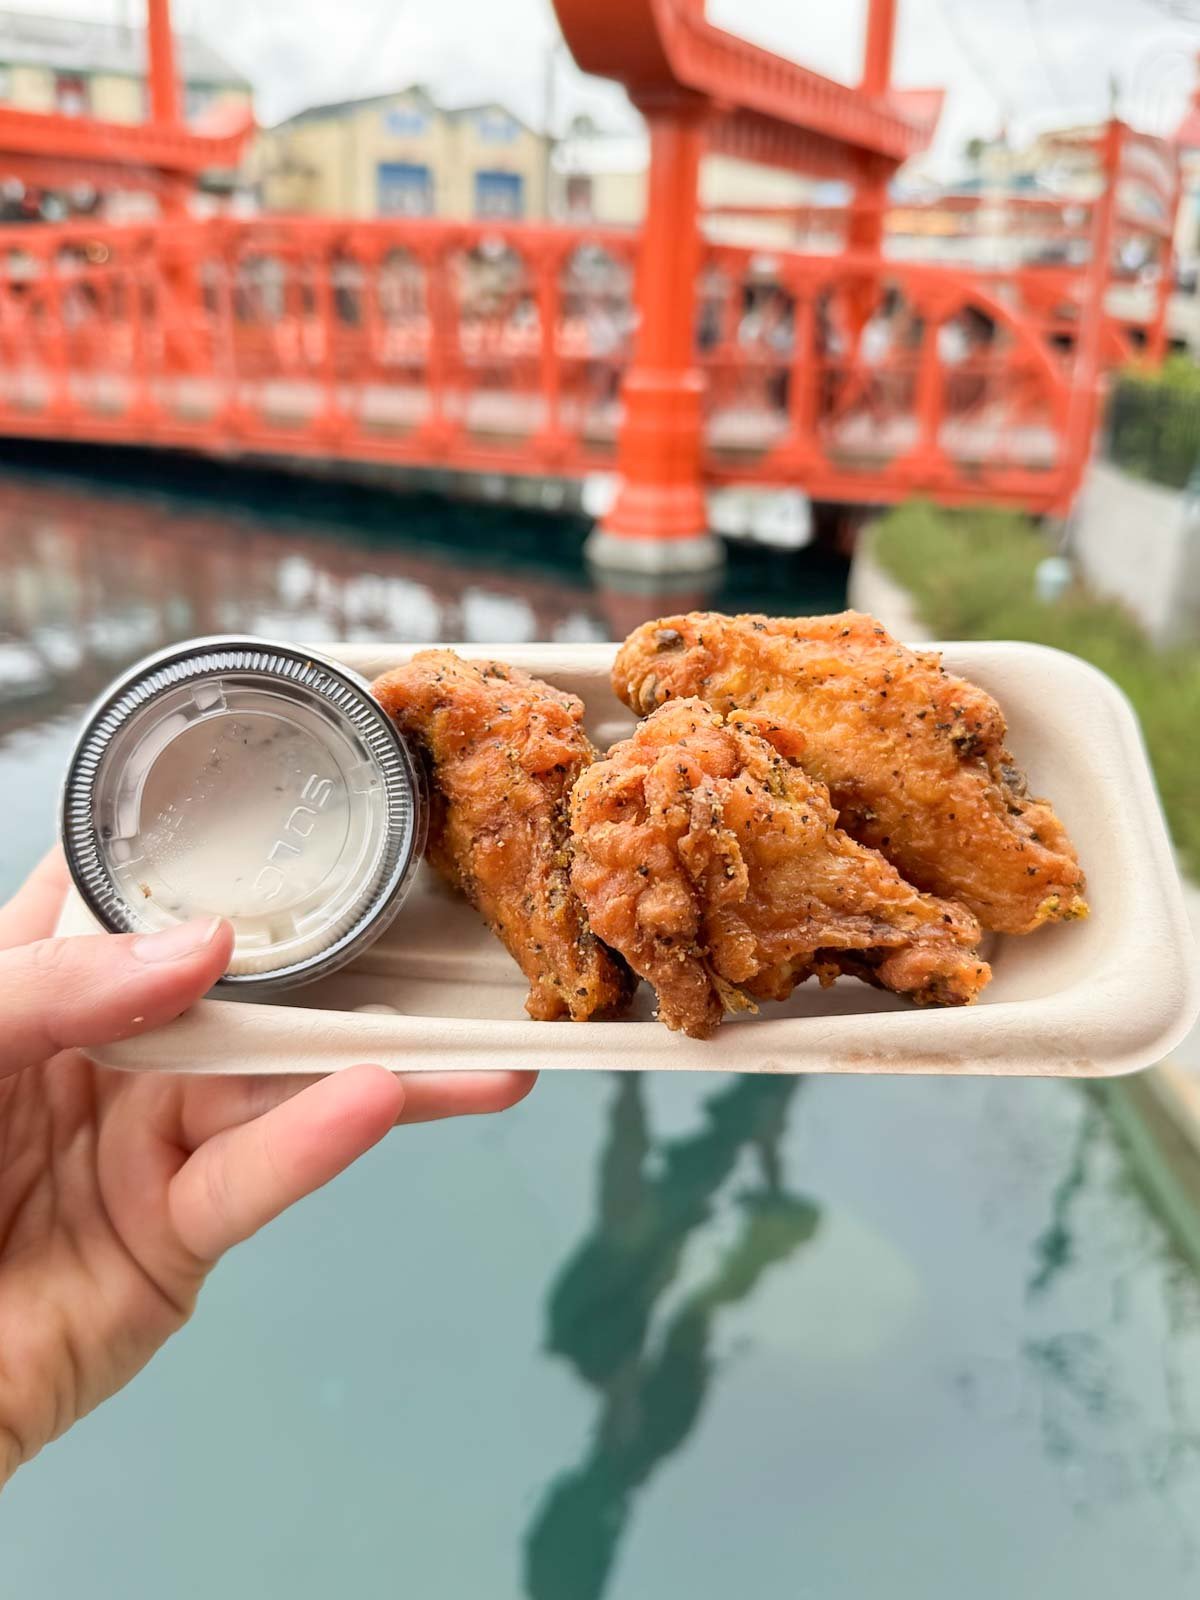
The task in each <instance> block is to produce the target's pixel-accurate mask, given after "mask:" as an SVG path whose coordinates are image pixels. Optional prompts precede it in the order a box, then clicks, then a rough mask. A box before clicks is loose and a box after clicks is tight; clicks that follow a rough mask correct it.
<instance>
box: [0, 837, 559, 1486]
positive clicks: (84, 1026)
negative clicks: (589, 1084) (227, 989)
mask: <svg viewBox="0 0 1200 1600" xmlns="http://www.w3.org/2000/svg"><path fill="white" fill-rule="evenodd" d="M65 886H66V869H65V867H64V865H63V862H62V859H61V857H60V856H59V855H58V854H57V853H56V854H55V855H53V856H51V857H48V858H47V860H46V861H44V862H43V863H42V865H41V867H40V868H39V869H38V870H37V871H36V872H35V873H34V875H33V877H32V878H31V879H30V880H29V882H28V883H27V884H26V885H25V887H24V889H23V890H22V891H21V892H20V893H19V894H18V895H17V897H16V899H15V900H13V901H12V902H11V903H10V904H9V905H8V906H6V907H2V908H0V1484H3V1483H4V1482H5V1481H6V1480H7V1478H8V1477H9V1476H11V1474H12V1473H13V1472H14V1471H15V1470H16V1468H17V1467H18V1466H19V1465H20V1464H21V1463H22V1462H24V1461H28V1460H29V1459H30V1457H31V1456H33V1455H35V1454H36V1453H37V1451H38V1450H40V1449H41V1448H42V1446H43V1445H44V1444H46V1443H48V1441H49V1440H51V1439H54V1438H57V1436H58V1435H59V1434H61V1433H63V1432H64V1431H65V1430H66V1429H67V1428H69V1427H70V1426H71V1424H72V1423H74V1422H76V1421H77V1420H78V1419H79V1418H80V1417H82V1416H85V1415H86V1414H87V1412H89V1411H90V1410H91V1409H92V1408H93V1407H94V1406H96V1405H98V1404H99V1402H100V1401H101V1400H104V1399H106V1398H107V1397H108V1396H109V1395H111V1394H113V1393H114V1392H115V1391H116V1390H117V1389H119V1388H121V1387H122V1385H123V1384H126V1383H128V1381H129V1380H130V1378H132V1377H133V1376H134V1374H135V1373H136V1372H138V1371H139V1370H140V1369H141V1368H142V1367H143V1366H144V1365H145V1364H146V1362H147V1361H148V1360H149V1359H150V1357H151V1356H152V1355H153V1354H154V1352H155V1350H157V1349H158V1347H159V1346H160V1345H161V1344H162V1343H163V1342H164V1341H165V1340H166V1339H167V1338H168V1337H169V1336H170V1335H171V1334H172V1333H174V1332H175V1331H176V1330H177V1329H178V1328H180V1327H181V1326H182V1325H183V1323H184V1322H186V1321H187V1318H188V1317H189V1316H190V1314H191V1311H192V1308H193V1306H194V1305H195V1303H196V1296H197V1294H198V1293H199V1290H200V1286H201V1284H202V1283H203V1282H204V1279H205V1277H206V1276H207V1274H208V1273H209V1272H210V1271H211V1270H212V1267H213V1265H214V1264H215V1263H216V1261H217V1260H218V1259H219V1258H220V1256H221V1255H222V1254H223V1253H224V1252H225V1251H226V1250H228V1249H229V1248H230V1246H231V1245H235V1244H237V1243H238V1242H239V1241H240V1240H242V1239H248V1238H249V1237H250V1235H251V1234H252V1233H255V1232H256V1231H257V1230H258V1229H259V1228H261V1227H262V1226H263V1224H264V1223H266V1222H269V1221H270V1220H271V1218H272V1217H275V1216H278V1214H279V1213H280V1212H281V1211H283V1210H284V1209H285V1208H286V1207H287V1206H290V1205H292V1204H293V1203H294V1202H295V1201H297V1200H299V1199H301V1198H302V1196H304V1195H306V1194H310V1193H311V1192H312V1191H313V1190H314V1189H318V1188H320V1187H321V1185H322V1184H324V1183H327V1182H328V1181H329V1179H330V1178H332V1177H334V1176H335V1174H337V1173H339V1172H341V1171H342V1169H343V1168H344V1167H347V1166H349V1164H350V1163H351V1162H352V1161H354V1160H355V1159H356V1157H358V1156H360V1155H362V1154H363V1152H364V1151H366V1150H369V1149H370V1148H371V1146H372V1145H373V1144H375V1143H376V1142H377V1141H378V1140H379V1139H381V1138H382V1137H383V1135H384V1134H385V1133H386V1132H387V1130H388V1129H389V1128H391V1127H392V1126H393V1125H394V1124H396V1123H398V1122H423V1121H426V1120H428V1119H430V1118H434V1117H448V1116H460V1115H463V1114H464V1113H469V1112H480V1111H499V1110H503V1109H504V1108H505V1107H506V1106H510V1105H512V1104H513V1103H514V1102H515V1101H517V1100H519V1099H521V1097H522V1096H523V1095H524V1094H526V1093H528V1091H529V1089H530V1087H531V1086H532V1084H533V1074H532V1073H517V1072H496V1073H446V1074H433V1073H415V1074H412V1075H409V1076H403V1075H402V1076H399V1077H397V1076H395V1075H393V1074H392V1073H390V1072H387V1071H385V1070H384V1069H383V1068H382V1067H378V1066H360V1067H352V1068H351V1069H350V1070H349V1071H347V1072H339V1073H335V1074H333V1075H331V1076H329V1077H327V1078H319V1079H311V1078H308V1079H303V1078H298V1077H297V1078H186V1077H175V1076H167V1075H165V1074H164V1075H163V1076H161V1077H160V1076H158V1075H156V1074H154V1073H121V1072H114V1071H108V1070H105V1069H103V1068H100V1067H97V1066H95V1065H94V1064H93V1063H92V1062H91V1061H89V1060H88V1057H87V1055H86V1054H85V1051H86V1048H87V1047H88V1046H89V1045H98V1044H101V1043H106V1042H110V1041H112V1040H116V1039H124V1038H128V1037H130V1036H131V1035H133V1034H136V1033H142V1032H145V1031H147V1030H148V1029H151V1028H155V1027H160V1026H161V1025H162V1024H163V1023H165V1022H168V1021H170V1020H171V1018H173V1017H175V1016H178V1015H179V1013H180V1012H182V1011H184V1010H186V1009H187V1007H188V1006H189V1005H191V1004H192V1003H193V1002H194V1001H196V1000H198V999H199V998H200V996H201V995H203V994H205V993H206V992H207V990H208V989H210V988H211V987H212V985H213V984H214V983H215V982H216V980H217V979H218V978H219V977H220V975H221V973H222V972H223V971H224V970H225V967H226V965H227V963H228V960H229V953H230V947H231V945H232V940H233V935H232V931H231V929H230V927H229V925H228V924H227V923H224V922H221V921H210V922H208V923H187V924H184V925H183V926H181V927H178V928H173V929H171V930H169V931H168V932H165V933H157V934H152V935H148V936H145V937H139V938H135V937H133V936H129V937H126V936H115V935H112V934H106V935H100V936H98V937H96V938H82V939H52V938H50V937H49V935H50V933H51V932H52V930H53V928H54V925H55V923H56V921H57V917H58V912H59V909H60V907H61V904H62V899H63V893H64V890H65Z"/></svg>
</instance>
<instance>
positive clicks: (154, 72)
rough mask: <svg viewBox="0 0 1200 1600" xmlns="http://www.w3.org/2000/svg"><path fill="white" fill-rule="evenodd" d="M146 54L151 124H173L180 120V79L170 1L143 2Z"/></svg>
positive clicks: (148, 0)
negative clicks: (177, 68) (172, 29)
mask: <svg viewBox="0 0 1200 1600" xmlns="http://www.w3.org/2000/svg"><path fill="white" fill-rule="evenodd" d="M146 51H147V66H148V68H149V76H150V121H151V122H158V123H164V124H168V125H175V124H177V123H178V122H179V121H180V116H179V79H178V77H177V76H176V72H175V37H174V35H173V34H172V32H171V0H146Z"/></svg>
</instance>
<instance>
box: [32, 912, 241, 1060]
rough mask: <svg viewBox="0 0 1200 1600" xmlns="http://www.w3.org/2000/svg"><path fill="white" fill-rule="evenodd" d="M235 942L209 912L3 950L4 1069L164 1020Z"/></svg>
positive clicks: (222, 963) (204, 983)
mask: <svg viewBox="0 0 1200 1600" xmlns="http://www.w3.org/2000/svg"><path fill="white" fill-rule="evenodd" d="M232 948H233V930H232V929H231V928H230V926H229V924H228V923H227V922H223V921H221V919H220V918H211V919H209V920H208V921H207V922H205V921H199V922H184V923H179V924H177V925H176V926H175V927H173V928H167V929H164V930H163V931H162V932H160V933H147V934H121V935H115V934H100V935H97V936H94V937H88V938H79V939H42V940H39V941H38V942H36V943H34V944H27V945H20V946H18V947H17V948H16V949H11V950H5V951H3V952H0V1076H3V1075H4V1074H5V1073H9V1072H17V1071H19V1070H20V1069H21V1068H22V1067H27V1066H31V1065H32V1064H33V1063H34V1062H36V1061H42V1060H45V1059H46V1058H48V1057H50V1056H53V1055H56V1054H57V1053H58V1052H59V1051H60V1050H64V1049H67V1048H68V1047H72V1046H80V1047H82V1048H84V1049H86V1048H87V1047H88V1046H90V1045H98V1044H107V1043H109V1042H111V1041H113V1040H116V1039H127V1038H129V1037H130V1036H131V1035H133V1034H136V1033H143V1032H146V1031H147V1030H148V1029H151V1028H158V1027H161V1026H162V1025H163V1024H164V1023H166V1022H170V1021H171V1020H172V1018H174V1017H177V1016H178V1015H179V1014H180V1012H182V1011H186V1010H187V1008H188V1006H190V1005H192V1004H193V1003H194V1002H195V1001H196V1000H199V999H200V997H201V995H203V994H205V993H207V991H208V990H209V989H211V988H212V986H213V984H214V983H216V981H217V979H218V978H219V977H220V976H221V974H222V973H223V972H224V971H225V968H226V967H227V966H228V964H229V956H230V952H231V950H232Z"/></svg>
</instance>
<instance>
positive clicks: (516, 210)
mask: <svg viewBox="0 0 1200 1600" xmlns="http://www.w3.org/2000/svg"><path fill="white" fill-rule="evenodd" d="M524 209H525V195H524V182H523V180H522V178H521V174H520V173H519V172H477V173H476V174H475V215H476V216H477V217H519V216H521V215H522V213H523V212H524Z"/></svg>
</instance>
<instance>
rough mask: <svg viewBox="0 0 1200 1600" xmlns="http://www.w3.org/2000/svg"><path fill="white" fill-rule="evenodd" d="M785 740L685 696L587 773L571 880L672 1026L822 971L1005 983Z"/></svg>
mask: <svg viewBox="0 0 1200 1600" xmlns="http://www.w3.org/2000/svg"><path fill="white" fill-rule="evenodd" d="M772 731H774V730H773V729H772V727H771V725H770V723H769V722H763V721H762V720H761V719H759V718H756V717H755V716H754V714H753V713H749V714H744V713H735V714H734V715H733V716H731V718H730V719H729V720H728V721H725V720H723V719H722V718H721V717H720V716H719V715H718V714H717V713H716V712H715V711H713V710H712V709H711V708H710V707H709V706H707V705H706V704H705V703H704V702H703V701H701V700H677V701H672V702H670V703H669V704H667V705H664V706H663V707H662V708H661V709H660V710H658V711H656V712H654V714H653V715H652V716H650V717H648V718H647V720H646V721H645V722H643V723H641V724H640V725H639V726H638V728H637V730H636V732H635V733H634V735H633V737H632V738H631V739H627V740H625V741H624V742H623V743H621V744H618V745H615V746H614V747H613V748H612V750H610V751H609V753H608V755H607V757H605V758H603V759H601V760H599V761H597V762H595V763H594V764H593V765H592V766H590V767H587V768H586V769H585V770H584V772H583V774H582V776H581V777H580V778H579V781H578V782H577V783H576V785H575V789H574V792H573V794H572V797H571V827H572V831H573V834H574V840H575V854H574V863H573V866H572V869H571V881H572V883H573V884H574V886H575V889H576V892H577V893H578V895H579V897H580V899H581V900H582V901H583V903H584V905H585V906H586V907H587V913H588V917H589V919H590V921H591V924H592V927H593V928H594V929H595V930H596V932H597V933H598V934H599V935H600V937H601V938H602V939H604V940H605V941H606V942H607V943H608V944H610V945H612V947H613V948H614V949H616V950H619V951H620V952H621V954H622V955H623V956H624V957H625V959H626V960H627V961H628V962H629V965H630V966H631V967H632V968H633V969H634V971H635V972H637V973H639V974H640V975H641V976H642V977H644V978H648V979H649V980H650V982H651V983H652V984H653V985H654V987H655V989H656V990H657V992H658V1001H659V1015H660V1017H661V1019H662V1020H663V1022H665V1023H666V1024H667V1026H668V1027H670V1028H677V1029H682V1030H683V1031H684V1032H685V1033H689V1034H691V1035H692V1036H693V1037H694V1038H698V1039H704V1038H708V1037H710V1036H711V1034H712V1033H713V1032H714V1030H715V1029H716V1027H717V1025H718V1023H719V1022H720V1021H721V1018H722V1016H723V1015H724V1013H725V1012H726V1011H728V1010H741V1009H746V1008H752V1005H753V999H771V1000H775V999H784V998H785V997H786V996H787V995H788V994H790V993H791V991H792V989H793V988H794V987H795V985H796V984H797V983H801V982H803V980H804V979H805V978H807V977H810V976H813V975H816V976H817V977H819V978H820V979H821V981H822V982H830V981H832V979H833V978H834V977H835V976H836V975H837V974H838V973H839V972H850V973H853V974H854V975H855V976H857V977H861V978H864V979H866V980H867V981H868V982H869V983H873V984H876V985H878V986H879V987H880V988H884V989H891V990H894V991H895V992H896V993H897V994H903V995H907V996H909V997H910V998H911V999H913V1000H916V1001H918V1002H923V1003H925V1004H930V1005H962V1004H966V1003H969V1002H970V1001H971V1000H973V999H974V998H975V997H976V995H977V994H978V993H979V991H980V990H981V989H982V988H983V986H984V985H985V984H986V983H987V981H988V979H989V978H990V976H991V973H990V970H989V968H988V967H987V966H986V965H985V963H984V962H982V961H981V960H980V959H979V955H978V943H979V937H980V930H979V925H978V923H977V922H976V921H975V919H974V918H973V917H972V916H971V915H970V914H969V913H968V912H966V911H964V910H963V909H962V908H961V907H960V906H957V905H954V904H950V903H947V902H944V901H941V900H935V899H934V898H932V897H931V896H929V895H924V894H920V893H918V891H917V890H916V889H914V888H912V887H911V885H909V884H908V883H906V882H905V881H904V879H903V878H902V877H901V876H900V874H899V873H898V872H897V871H896V869H895V868H894V867H892V866H891V865H890V864H889V863H888V862H887V861H885V860H884V858H883V856H881V855H880V854H879V853H878V852H877V851H874V850H869V849H867V848H866V847H865V846H863V845H860V844H856V843H855V841H854V840H853V839H851V838H850V837H849V836H848V835H847V834H845V833H843V832H842V831H841V829H840V828H839V827H838V826H837V818H836V815H835V813H834V810H833V807H832V805H831V804H830V802H829V796H828V793H827V791H826V790H825V788H824V787H823V785H821V784H820V783H817V782H815V781H814V780H813V779H811V778H810V777H808V775H807V774H806V773H805V772H803V771H802V770H801V768H799V767H798V766H795V765H793V764H792V763H791V762H789V761H787V760H785V758H784V757H783V756H781V755H780V754H779V752H778V751H777V750H776V749H775V747H774V746H773V745H772V744H771V743H769V742H768V738H767V737H763V736H762V735H763V734H767V735H769V734H770V733H771V732H772Z"/></svg>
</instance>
